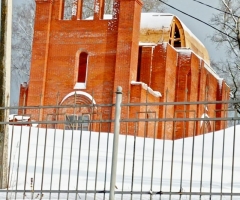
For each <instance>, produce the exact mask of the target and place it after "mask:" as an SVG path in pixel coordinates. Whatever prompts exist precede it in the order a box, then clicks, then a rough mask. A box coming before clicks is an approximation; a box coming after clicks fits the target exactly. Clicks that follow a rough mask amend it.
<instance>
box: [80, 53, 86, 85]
mask: <svg viewBox="0 0 240 200" xmlns="http://www.w3.org/2000/svg"><path fill="white" fill-rule="evenodd" d="M87 60H88V54H87V53H85V52H82V53H80V56H79V65H78V79H77V82H78V83H85V82H86V73H87Z"/></svg>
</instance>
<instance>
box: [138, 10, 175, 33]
mask: <svg viewBox="0 0 240 200" xmlns="http://www.w3.org/2000/svg"><path fill="white" fill-rule="evenodd" d="M173 17H174V15H172V14H170V13H142V14H141V24H140V28H141V29H154V30H162V29H165V30H166V31H167V30H170V29H171V23H172V20H173Z"/></svg>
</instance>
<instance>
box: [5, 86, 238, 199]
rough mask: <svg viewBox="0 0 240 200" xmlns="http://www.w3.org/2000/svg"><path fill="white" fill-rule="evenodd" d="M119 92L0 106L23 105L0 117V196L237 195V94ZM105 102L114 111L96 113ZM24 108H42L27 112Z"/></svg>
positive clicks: (158, 197) (165, 196)
mask: <svg viewBox="0 0 240 200" xmlns="http://www.w3.org/2000/svg"><path fill="white" fill-rule="evenodd" d="M117 96H118V97H117V100H116V104H108V105H96V104H94V105H72V106H68V107H64V106H38V107H21V108H18V107H10V108H1V110H4V111H9V112H10V113H11V109H24V110H26V112H25V113H24V114H22V115H11V119H10V121H4V122H0V125H1V126H9V131H8V160H7V163H8V172H7V185H8V187H7V188H6V189H1V190H0V199H124V200H125V199H239V198H240V191H239V188H240V180H239V177H240V125H238V124H239V120H240V117H239V114H238V112H237V110H235V109H230V108H231V107H230V108H229V104H233V103H240V102H174V103H173V102H164V103H141V104H131V103H121V91H120V90H119V91H118V94H117ZM219 103H220V104H221V105H224V106H221V109H218V108H219V106H217V105H218V104H219ZM179 105H181V110H178V109H173V108H174V107H175V108H176V107H179ZM213 105H214V106H215V108H216V109H215V110H211V111H208V112H207V110H208V109H209V108H213ZM84 106H85V107H87V108H88V109H85V110H88V112H85V113H81V115H79V114H76V113H78V111H79V110H80V109H82V107H84ZM109 106H110V107H114V110H115V113H113V114H111V113H109V118H108V119H107V118H106V117H105V118H101V117H99V116H101V114H100V111H104V107H109ZM200 106H201V107H202V108H205V112H204V113H203V114H199V110H198V109H200ZM156 107H158V110H159V108H160V107H161V110H163V115H162V117H161V118H159V115H158V114H159V113H157V112H156V111H155V110H154V109H155V108H156ZM69 108H70V109H71V110H72V114H69V113H65V114H64V112H62V111H64V110H67V109H68V110H69ZM189 108H191V109H189ZM193 108H196V109H193ZM207 108H208V109H207ZM27 110H33V111H34V113H35V116H37V115H38V113H44V112H45V113H47V114H46V117H45V118H44V119H41V120H39V119H36V118H35V119H32V116H31V115H29V114H28V113H27ZM48 110H50V111H51V112H52V113H51V112H48ZM83 110H84V109H83ZM96 110H98V112H99V113H97V112H96ZM171 110H174V113H173V115H172V114H171ZM58 111H61V112H58ZM89 111H90V112H89ZM133 111H134V112H133ZM57 112H58V115H56V113H57ZM209 112H212V113H215V116H212V115H210V114H209ZM4 113H6V112H4ZM126 113H135V114H134V116H132V115H127V114H126ZM219 113H220V114H219ZM96 116H98V117H96ZM126 116H127V117H126ZM169 116H172V117H169ZM113 133H114V134H113ZM118 133H120V134H118ZM1 178H2V174H1Z"/></svg>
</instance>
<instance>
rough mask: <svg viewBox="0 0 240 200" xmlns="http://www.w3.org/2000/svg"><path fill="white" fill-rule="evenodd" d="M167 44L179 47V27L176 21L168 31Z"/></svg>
mask: <svg viewBox="0 0 240 200" xmlns="http://www.w3.org/2000/svg"><path fill="white" fill-rule="evenodd" d="M169 44H171V45H172V46H174V47H181V46H182V45H181V35H180V32H179V28H178V26H177V24H176V23H173V25H172V28H171V31H170V38H169Z"/></svg>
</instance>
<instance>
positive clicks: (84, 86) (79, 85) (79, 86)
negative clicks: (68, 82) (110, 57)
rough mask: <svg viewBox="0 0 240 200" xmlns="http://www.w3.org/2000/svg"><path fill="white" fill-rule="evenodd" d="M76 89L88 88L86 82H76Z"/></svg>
mask: <svg viewBox="0 0 240 200" xmlns="http://www.w3.org/2000/svg"><path fill="white" fill-rule="evenodd" d="M74 89H86V83H76V84H75V85H74Z"/></svg>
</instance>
